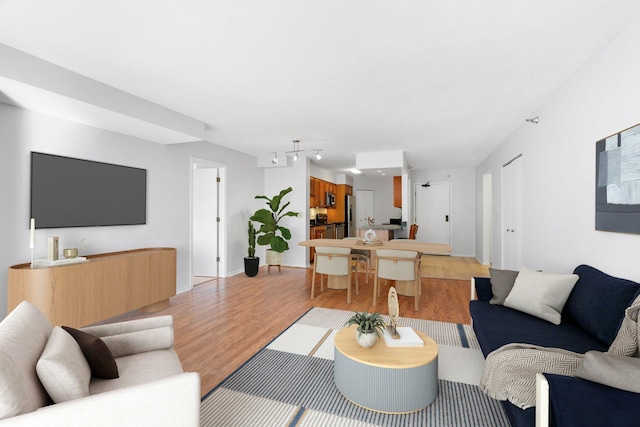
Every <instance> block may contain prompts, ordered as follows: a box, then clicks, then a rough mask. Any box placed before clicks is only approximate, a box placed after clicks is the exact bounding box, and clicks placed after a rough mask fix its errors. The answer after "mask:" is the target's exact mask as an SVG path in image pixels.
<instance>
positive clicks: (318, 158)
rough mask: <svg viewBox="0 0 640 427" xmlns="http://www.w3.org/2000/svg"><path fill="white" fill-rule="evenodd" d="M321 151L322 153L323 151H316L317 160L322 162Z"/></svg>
mask: <svg viewBox="0 0 640 427" xmlns="http://www.w3.org/2000/svg"><path fill="white" fill-rule="evenodd" d="M321 151H322V150H316V159H317V160H320V159H321V158H322V156H321V155H320V152H321Z"/></svg>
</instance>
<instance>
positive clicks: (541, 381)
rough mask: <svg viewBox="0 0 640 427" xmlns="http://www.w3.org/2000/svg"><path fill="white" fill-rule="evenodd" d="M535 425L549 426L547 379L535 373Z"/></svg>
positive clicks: (540, 426)
mask: <svg viewBox="0 0 640 427" xmlns="http://www.w3.org/2000/svg"><path fill="white" fill-rule="evenodd" d="M536 427H549V381H547V379H546V378H545V377H544V375H542V374H536Z"/></svg>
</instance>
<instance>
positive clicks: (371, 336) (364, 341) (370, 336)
mask: <svg viewBox="0 0 640 427" xmlns="http://www.w3.org/2000/svg"><path fill="white" fill-rule="evenodd" d="M356 341H358V344H360V346H361V347H364V348H369V347H372V346H373V345H374V344H375V343H376V341H378V334H376V333H375V332H369V333H366V334H363V333H360V331H359V330H358V329H356Z"/></svg>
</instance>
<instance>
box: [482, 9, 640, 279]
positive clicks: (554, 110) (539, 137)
mask: <svg viewBox="0 0 640 427" xmlns="http://www.w3.org/2000/svg"><path fill="white" fill-rule="evenodd" d="M638 43H640V17H637V18H636V19H634V21H633V22H631V23H630V24H629V25H628V26H627V27H626V28H625V29H624V30H622V31H621V32H620V33H618V35H617V36H616V37H615V38H614V39H612V41H611V42H610V43H609V44H608V45H607V46H606V47H605V48H604V49H603V50H602V51H601V52H600V53H599V54H598V55H596V56H595V57H594V58H592V60H591V61H589V62H588V63H587V64H586V65H585V66H584V67H583V69H582V70H580V71H579V72H578V73H576V74H575V75H574V76H573V77H572V78H571V79H570V80H569V81H568V82H567V83H566V84H565V85H564V86H563V87H561V88H560V89H559V90H558V91H557V92H556V93H555V94H554V95H553V96H552V97H551V98H550V99H549V101H547V102H546V103H545V104H544V105H542V106H541V107H540V108H539V109H538V110H537V111H535V113H534V114H532V115H539V117H540V123H539V124H537V125H535V124H530V123H525V121H524V119H525V118H524V117H523V124H522V126H521V127H519V128H518V129H517V130H516V131H515V132H514V134H513V135H512V136H511V137H510V138H509V139H508V140H506V141H505V142H504V143H503V144H502V145H501V146H500V147H499V148H498V149H497V150H496V151H495V152H493V153H492V154H491V155H490V156H489V157H488V158H487V159H486V160H485V161H484V162H482V163H481V164H480V165H479V166H478V168H477V169H476V191H477V195H478V197H477V198H476V203H477V209H476V212H478V213H477V215H476V233H477V237H478V238H477V240H476V250H477V254H478V255H477V256H478V258H479V259H482V247H483V245H482V232H481V230H482V226H481V223H482V219H481V215H480V212H482V205H481V204H482V175H483V174H484V173H486V172H488V171H491V173H492V182H493V206H492V210H493V218H492V220H493V230H494V231H493V236H492V238H493V242H492V244H493V257H492V258H493V262H494V265H495V266H497V267H500V264H499V263H500V259H501V250H502V248H501V242H500V227H499V224H500V220H501V218H500V217H501V202H502V200H501V199H502V197H501V191H500V189H501V185H502V171H501V169H502V165H503V164H504V163H506V162H507V161H509V160H510V159H512V158H513V157H514V156H516V155H517V154H519V153H522V155H523V157H522V159H523V196H524V205H523V209H524V214H523V220H524V230H523V241H524V248H523V260H524V261H523V262H524V264H525V265H526V266H528V267H530V268H536V269H542V270H545V271H556V272H569V271H573V269H574V268H575V267H576V266H577V265H579V264H581V263H585V264H590V265H592V266H594V267H596V268H598V269H600V270H603V271H605V272H606V273H609V274H612V275H616V276H621V277H625V278H629V279H632V280H636V281H640V270H639V269H638V267H637V259H638V255H639V254H640V235H637V234H623V233H611V232H603V231H596V230H595V142H596V141H598V140H600V139H602V138H604V137H606V136H609V135H611V134H614V133H616V132H619V131H621V130H623V129H626V128H628V127H630V126H633V125H635V124H637V123H638V122H640V108H639V105H640V104H639V101H638V100H640V84H639V83H638V76H640V57H638V55H636V54H635V53H636V52H637V46H638Z"/></svg>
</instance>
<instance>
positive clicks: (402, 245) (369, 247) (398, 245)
mask: <svg viewBox="0 0 640 427" xmlns="http://www.w3.org/2000/svg"><path fill="white" fill-rule="evenodd" d="M298 245H300V246H308V247H316V246H330V247H335V248H350V249H358V250H365V251H377V250H378V249H401V250H406V251H417V252H420V253H421V254H423V255H451V246H449V245H445V244H442V243H428V242H421V241H419V240H409V239H397V240H387V241H377V242H376V243H372V244H368V243H366V242H363V241H359V240H357V239H311V240H305V241H302V242H299V243H298Z"/></svg>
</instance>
